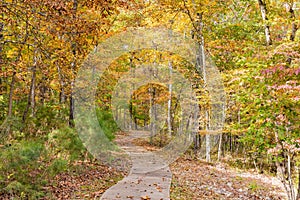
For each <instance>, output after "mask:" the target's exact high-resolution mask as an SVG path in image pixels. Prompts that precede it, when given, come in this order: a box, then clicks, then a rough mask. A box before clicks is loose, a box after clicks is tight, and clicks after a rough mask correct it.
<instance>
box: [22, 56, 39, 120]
mask: <svg viewBox="0 0 300 200" xmlns="http://www.w3.org/2000/svg"><path fill="white" fill-rule="evenodd" d="M36 66H37V51H36V50H35V53H34V58H33V66H32V76H31V84H30V90H29V94H28V100H27V106H26V109H25V111H24V113H23V123H24V122H25V121H26V119H27V116H28V112H29V109H31V115H32V116H34V109H35V84H36V83H35V82H36Z"/></svg>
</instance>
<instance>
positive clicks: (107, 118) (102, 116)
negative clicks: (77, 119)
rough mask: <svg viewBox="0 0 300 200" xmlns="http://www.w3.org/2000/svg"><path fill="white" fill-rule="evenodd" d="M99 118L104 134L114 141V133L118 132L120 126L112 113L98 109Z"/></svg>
mask: <svg viewBox="0 0 300 200" xmlns="http://www.w3.org/2000/svg"><path fill="white" fill-rule="evenodd" d="M97 118H98V121H99V125H100V126H101V129H102V130H103V132H104V134H105V135H106V136H107V137H108V139H109V140H113V139H114V138H115V135H114V133H115V132H116V131H118V125H117V123H116V122H115V120H114V118H113V115H112V113H111V111H107V110H103V109H97Z"/></svg>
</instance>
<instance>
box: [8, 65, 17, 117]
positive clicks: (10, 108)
mask: <svg viewBox="0 0 300 200" xmlns="http://www.w3.org/2000/svg"><path fill="white" fill-rule="evenodd" d="M15 76H16V72H15V71H14V72H13V74H12V78H11V82H10V89H9V97H8V114H7V117H9V118H10V117H11V116H12V107H13V94H14V88H15V82H16V79H15Z"/></svg>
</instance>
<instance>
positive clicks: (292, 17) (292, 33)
mask: <svg viewBox="0 0 300 200" xmlns="http://www.w3.org/2000/svg"><path fill="white" fill-rule="evenodd" d="M293 6H294V4H290V5H289V13H290V18H291V19H292V21H293V22H292V32H291V35H290V41H292V42H294V41H295V37H296V33H297V31H298V28H299V27H298V26H297V24H296V22H295V19H296V15H295V11H294V9H293ZM291 64H292V58H291V57H288V59H287V65H288V66H289V65H291Z"/></svg>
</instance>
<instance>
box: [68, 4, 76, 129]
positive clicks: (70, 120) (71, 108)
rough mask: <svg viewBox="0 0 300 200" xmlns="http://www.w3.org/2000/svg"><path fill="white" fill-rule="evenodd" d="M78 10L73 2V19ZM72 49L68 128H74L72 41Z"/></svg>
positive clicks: (74, 50) (74, 65)
mask: <svg viewBox="0 0 300 200" xmlns="http://www.w3.org/2000/svg"><path fill="white" fill-rule="evenodd" d="M77 8H78V1H77V0H73V19H75V18H76V12H77ZM71 47H72V54H73V57H74V58H73V59H74V60H73V62H72V63H71V71H72V75H73V76H72V77H71V93H70V98H69V100H70V102H69V109H70V111H69V126H70V127H74V98H73V96H74V94H73V88H74V84H75V69H76V43H75V42H74V41H72V42H71Z"/></svg>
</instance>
